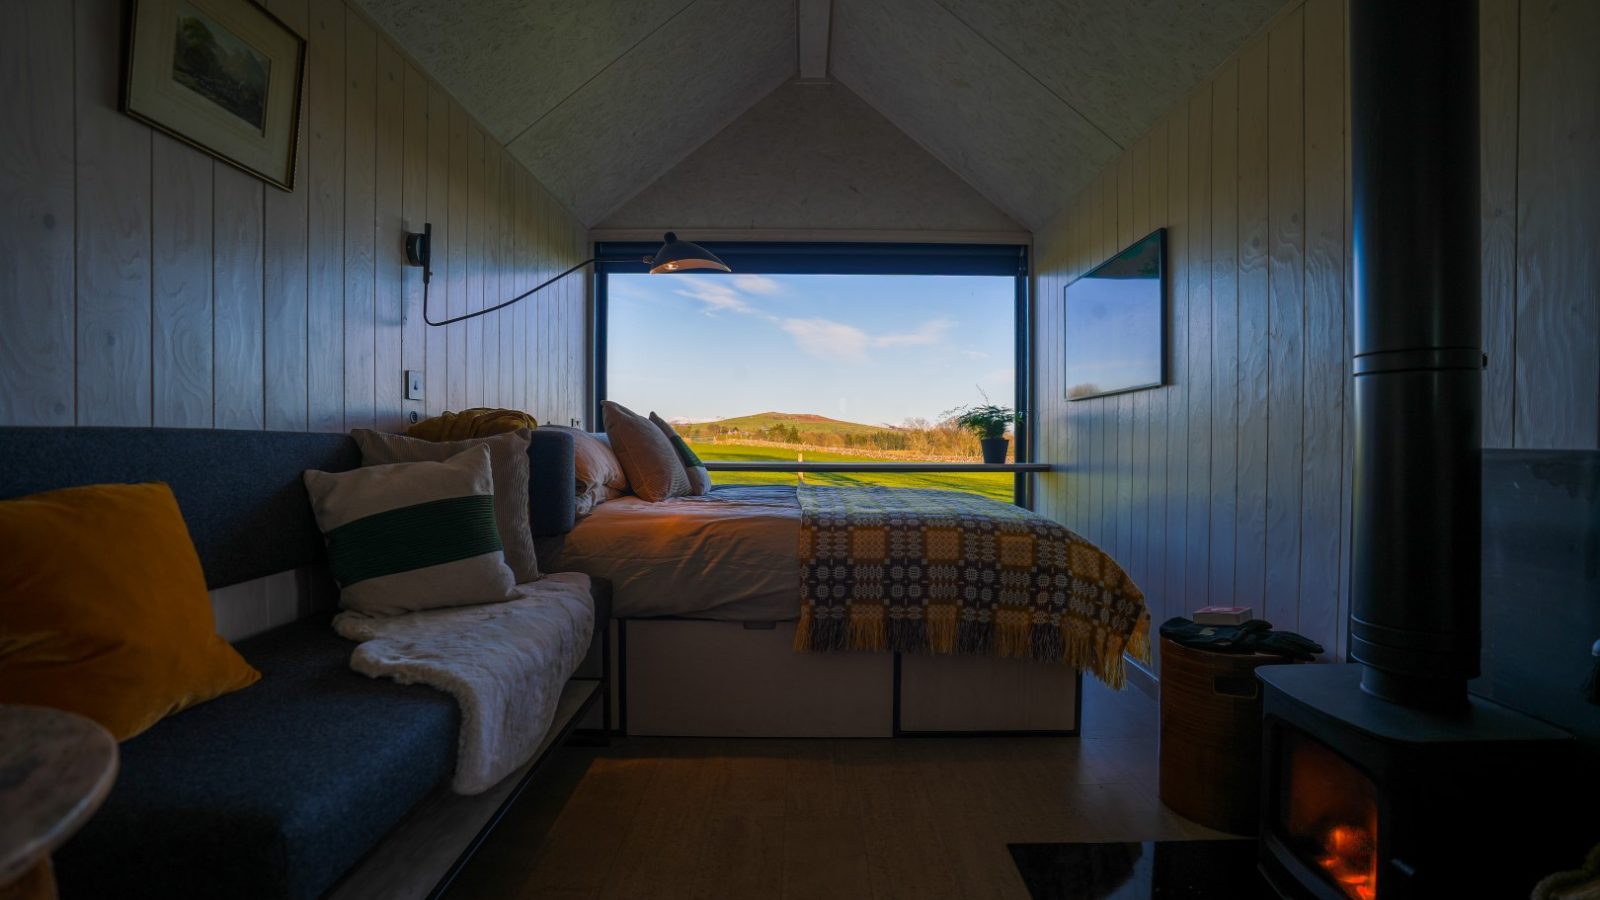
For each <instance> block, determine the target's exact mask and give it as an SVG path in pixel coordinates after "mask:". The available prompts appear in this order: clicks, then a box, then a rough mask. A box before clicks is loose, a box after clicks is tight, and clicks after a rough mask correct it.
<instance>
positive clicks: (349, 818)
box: [55, 616, 459, 900]
mask: <svg viewBox="0 0 1600 900" xmlns="http://www.w3.org/2000/svg"><path fill="white" fill-rule="evenodd" d="M354 646H355V645H354V644H352V643H351V642H349V641H347V640H345V639H343V638H341V637H339V636H338V635H336V634H334V632H333V629H332V628H331V627H330V626H329V624H328V622H327V620H326V619H324V618H322V617H320V616H319V617H314V618H311V619H303V620H301V621H299V622H296V623H294V624H292V625H287V626H285V627H283V628H280V629H277V630H275V631H272V632H269V633H267V634H264V635H262V636H260V637H258V638H252V639H250V640H247V641H243V642H241V643H240V644H239V645H238V650H239V652H240V654H241V655H243V656H244V658H245V659H246V660H248V661H249V662H250V664H251V665H253V666H255V667H256V668H257V669H260V670H261V673H262V678H261V681H260V682H258V683H256V684H255V685H253V686H252V687H251V688H250V689H249V690H245V691H239V692H237V693H233V694H228V695H227V696H224V697H219V698H217V699H216V700H213V701H211V702H209V703H205V704H202V705H200V706H197V707H194V708H193V709H189V710H185V711H184V712H181V713H179V714H177V715H175V716H171V717H169V718H167V719H164V720H162V721H161V722H159V723H157V724H156V725H155V726H154V727H152V728H151V729H150V730H149V731H146V732H144V733H143V734H141V735H139V736H138V737H135V738H133V739H132V740H129V741H126V742H124V743H123V744H122V761H121V763H122V765H121V771H120V772H119V774H118V776H117V781H116V784H115V785H114V786H113V787H112V789H111V794H110V796H109V797H108V798H107V799H106V803H105V806H103V807H102V808H101V810H100V812H99V813H97V814H96V815H95V817H94V818H93V819H91V820H90V821H89V824H88V825H86V826H84V828H83V830H82V831H80V832H79V833H78V834H77V836H75V837H74V838H73V839H72V840H71V841H69V842H68V843H67V844H66V845H65V846H64V847H62V848H61V849H60V850H58V851H57V853H56V856H55V864H56V877H57V879H58V881H59V882H60V885H61V896H62V897H63V898H65V900H72V898H75V897H85V898H89V897H119V898H143V897H150V898H163V900H167V898H173V897H227V898H230V900H258V898H260V900H265V898H273V900H279V898H312V897H318V896H321V895H322V894H323V893H324V892H326V891H327V890H328V888H329V887H331V886H332V885H333V884H334V882H336V881H337V880H338V879H339V877H340V876H341V875H342V874H344V873H345V871H347V870H348V869H350V868H351V867H352V866H353V865H355V863H356V862H357V861H358V860H360V859H361V857H362V855H363V854H365V853H366V852H367V850H368V849H370V848H371V847H372V846H373V845H374V844H375V843H377V842H378V841H379V840H380V839H381V838H382V837H383V836H384V834H386V833H387V832H388V831H389V830H390V829H391V828H393V827H394V826H395V824H396V823H398V822H399V821H400V819H401V818H403V817H404V816H405V814H406V812H407V811H409V810H410V809H411V807H412V806H414V805H415V804H416V803H417V802H418V801H419V800H421V799H422V798H423V797H424V796H425V795H427V794H428V793H429V792H430V791H431V790H433V789H434V788H435V787H437V786H438V785H440V784H442V783H448V779H449V777H450V775H451V773H452V772H453V771H454V769H455V748H456V732H457V721H458V716H459V713H458V711H457V708H456V703H455V701H454V700H453V699H451V697H450V695H448V694H446V693H444V692H443V691H437V690H434V689H433V688H430V687H424V686H422V685H399V684H395V683H394V682H392V681H388V680H382V679H372V678H367V677H365V676H363V675H358V674H356V673H355V672H352V671H351V670H350V665H349V660H350V651H351V649H352V648H353V647H354Z"/></svg>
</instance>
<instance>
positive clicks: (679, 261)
mask: <svg viewBox="0 0 1600 900" xmlns="http://www.w3.org/2000/svg"><path fill="white" fill-rule="evenodd" d="M665 240H666V243H664V244H662V245H661V249H660V250H657V251H656V255H655V258H654V259H652V260H650V274H651V275H661V274H666V273H673V272H688V271H692V270H696V269H701V270H704V269H710V270H713V271H717V272H732V271H733V270H732V269H730V268H728V264H727V263H724V262H723V261H722V260H720V259H717V255H716V254H715V253H712V252H711V251H710V250H707V249H706V248H704V247H702V246H700V245H699V244H691V243H689V242H688V241H680V240H678V236H677V235H676V234H673V233H672V232H670V231H669V232H667V234H666V238H665Z"/></svg>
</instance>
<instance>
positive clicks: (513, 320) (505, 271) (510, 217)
mask: <svg viewBox="0 0 1600 900" xmlns="http://www.w3.org/2000/svg"><path fill="white" fill-rule="evenodd" d="M497 155H498V158H499V161H500V193H499V195H498V196H499V197H500V198H501V199H500V229H499V235H498V236H499V265H498V267H497V268H496V272H497V274H498V275H499V281H500V288H499V290H498V291H497V292H496V296H495V299H494V302H495V303H503V302H504V301H506V300H510V299H511V298H512V297H515V296H516V295H517V294H519V293H521V292H520V291H518V290H517V267H516V259H515V253H516V248H517V243H516V234H517V208H518V206H519V204H518V203H517V170H516V166H515V164H513V163H512V162H511V154H509V153H507V152H505V150H503V149H500V150H498V154H497ZM527 302H528V301H526V300H524V301H522V304H518V305H517V306H513V307H511V308H510V309H508V310H504V311H502V312H499V313H496V314H495V319H496V323H495V326H496V333H497V334H498V335H499V338H500V345H499V347H498V348H497V355H498V358H499V360H500V365H499V367H498V368H497V369H495V370H494V372H495V375H496V376H497V377H498V379H499V383H500V388H499V390H500V398H499V402H500V405H502V406H507V407H511V408H515V409H520V408H521V407H522V396H521V392H519V391H518V390H517V389H516V383H517V374H518V372H520V371H521V369H522V360H521V354H519V353H517V349H516V336H517V315H518V314H519V313H521V311H522V310H521V309H520V308H519V307H520V306H521V305H523V304H526V303H527Z"/></svg>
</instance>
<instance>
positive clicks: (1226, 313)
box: [1207, 60, 1239, 605]
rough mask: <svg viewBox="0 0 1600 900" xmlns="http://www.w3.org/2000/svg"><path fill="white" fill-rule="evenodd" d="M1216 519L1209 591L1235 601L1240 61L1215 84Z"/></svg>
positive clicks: (1226, 602)
mask: <svg viewBox="0 0 1600 900" xmlns="http://www.w3.org/2000/svg"><path fill="white" fill-rule="evenodd" d="M1211 140H1212V148H1213V149H1212V153H1211V487H1210V495H1211V522H1210V525H1209V526H1208V528H1207V532H1208V534H1209V535H1210V540H1211V548H1210V551H1211V552H1210V556H1211V558H1210V563H1209V565H1210V573H1209V575H1210V577H1209V582H1208V584H1209V590H1208V594H1207V599H1208V600H1209V601H1210V602H1214V603H1220V604H1224V605H1232V601H1233V599H1234V588H1233V584H1234V569H1233V567H1234V554H1235V544H1236V541H1237V538H1238V535H1237V530H1238V513H1239V493H1238V491H1239V451H1238V445H1239V170H1238V165H1239V66H1238V62H1237V60H1230V61H1229V62H1227V63H1226V64H1224V65H1223V67H1222V69H1221V70H1220V71H1219V72H1217V74H1216V76H1215V79H1214V83H1213V86H1212V91H1211Z"/></svg>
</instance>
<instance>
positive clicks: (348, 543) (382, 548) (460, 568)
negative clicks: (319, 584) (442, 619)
mask: <svg viewBox="0 0 1600 900" xmlns="http://www.w3.org/2000/svg"><path fill="white" fill-rule="evenodd" d="M305 483H306V490H307V491H308V492H309V493H310V495H311V511H312V512H313V513H315V514H316V517H317V527H318V528H320V529H322V534H323V536H324V537H326V538H327V541H328V562H329V567H330V568H331V569H332V570H333V577H334V580H336V581H338V582H339V604H340V605H341V606H343V607H345V608H346V609H353V610H356V611H358V612H364V613H370V614H372V615H379V616H390V615H400V614H401V613H407V612H414V611H417V610H424V609H436V608H439V607H445V606H470V605H473V604H478V603H493V602H496V601H500V600H506V599H509V598H510V596H511V593H512V590H513V589H514V588H515V587H516V583H517V582H516V577H515V576H514V575H512V573H511V569H510V567H509V566H507V565H506V555H505V551H504V550H503V549H502V548H501V545H500V532H499V531H498V530H497V529H496V528H495V520H494V479H493V477H492V476H491V475H490V470H489V448H488V447H486V446H484V445H483V444H481V443H479V444H476V445H475V446H473V447H471V448H470V449H467V450H463V451H461V452H460V453H457V454H456V455H455V456H452V457H450V458H449V459H448V460H446V461H444V462H412V463H394V464H392V465H387V466H367V467H363V468H360V469H353V470H351V471H349V472H318V471H315V470H308V471H307V472H306V473H305Z"/></svg>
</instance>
